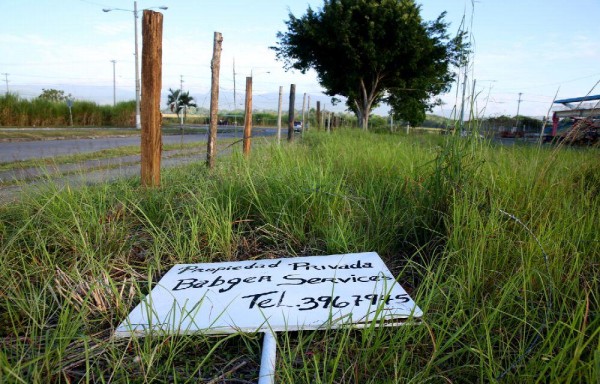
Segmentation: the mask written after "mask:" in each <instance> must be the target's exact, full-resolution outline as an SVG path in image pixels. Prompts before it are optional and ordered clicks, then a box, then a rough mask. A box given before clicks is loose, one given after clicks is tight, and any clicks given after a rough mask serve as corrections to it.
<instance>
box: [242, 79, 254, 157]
mask: <svg viewBox="0 0 600 384" xmlns="http://www.w3.org/2000/svg"><path fill="white" fill-rule="evenodd" d="M245 109H246V113H245V117H244V155H245V156H248V155H250V139H251V137H252V77H251V76H250V77H246V106H245Z"/></svg>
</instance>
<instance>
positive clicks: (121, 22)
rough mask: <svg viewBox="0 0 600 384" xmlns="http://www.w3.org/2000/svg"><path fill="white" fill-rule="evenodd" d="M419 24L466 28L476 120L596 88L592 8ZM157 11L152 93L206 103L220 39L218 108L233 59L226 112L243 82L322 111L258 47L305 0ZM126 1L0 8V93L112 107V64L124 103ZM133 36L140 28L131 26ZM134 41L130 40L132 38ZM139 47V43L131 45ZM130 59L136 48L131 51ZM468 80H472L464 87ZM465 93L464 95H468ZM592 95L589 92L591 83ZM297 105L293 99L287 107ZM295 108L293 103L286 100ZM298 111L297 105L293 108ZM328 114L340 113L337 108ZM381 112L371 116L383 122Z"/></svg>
mask: <svg viewBox="0 0 600 384" xmlns="http://www.w3.org/2000/svg"><path fill="white" fill-rule="evenodd" d="M418 3H420V4H421V5H422V15H423V18H424V19H425V20H431V19H434V18H435V17H437V15H439V14H440V13H441V12H443V11H447V13H448V14H447V17H446V20H447V21H450V22H451V23H452V25H451V27H450V31H451V32H452V33H455V32H456V29H457V28H458V26H459V25H460V23H461V20H462V18H463V15H464V17H465V18H466V22H467V24H468V25H469V26H471V23H472V29H471V28H469V29H471V30H472V33H473V40H474V52H475V53H474V56H473V59H474V60H473V67H472V68H471V71H470V78H471V79H476V87H475V92H476V93H477V94H478V97H477V109H478V111H480V113H481V114H484V115H499V114H508V115H514V114H515V113H516V111H517V100H518V99H519V92H522V93H523V95H522V103H521V105H520V112H521V114H525V115H531V116H542V115H545V114H546V112H547V110H548V108H549V107H550V105H551V101H552V99H553V97H554V95H555V94H556V92H557V91H558V98H567V97H575V96H583V95H585V94H586V93H588V92H589V91H590V90H592V88H593V87H594V85H595V84H596V83H597V82H598V81H599V80H600V65H598V63H600V41H599V40H598V36H599V35H600V21H599V16H600V0H571V1H568V2H565V1H558V0H545V1H542V0H477V1H474V2H472V1H471V0H468V1H465V0H422V1H418ZM160 5H165V6H168V7H169V9H168V10H165V11H161V12H163V13H164V32H163V88H164V94H165V95H166V93H167V91H168V88H178V87H179V86H180V80H181V76H183V81H184V83H183V87H184V89H185V90H189V91H190V93H191V95H192V96H194V97H195V98H196V100H197V102H198V104H199V105H200V106H205V107H208V105H209V102H210V100H209V98H208V97H207V96H206V95H207V93H208V92H209V88H210V60H211V56H212V43H213V33H214V32H215V31H219V32H221V33H222V34H223V38H224V41H223V52H222V58H221V60H222V61H221V79H220V85H221V100H220V107H221V108H225V109H231V108H233V106H234V103H233V89H234V86H233V61H234V59H235V72H236V88H237V100H236V101H237V107H238V108H242V106H243V93H244V86H245V77H246V76H249V75H250V72H251V71H252V73H253V77H254V84H253V85H254V106H255V108H259V109H263V108H271V109H275V108H276V106H277V92H278V90H279V86H284V92H286V93H287V92H288V90H289V84H291V83H294V84H296V85H297V87H296V90H297V93H298V94H300V95H301V94H302V93H305V92H306V93H308V94H309V95H311V104H312V105H313V106H314V102H315V101H316V100H321V102H322V103H323V104H329V98H328V97H327V96H324V95H323V94H322V93H321V91H322V90H321V88H320V87H319V85H318V83H317V80H316V76H315V74H314V73H308V74H306V75H302V74H300V73H298V72H285V71H284V70H283V69H282V64H281V63H279V62H277V61H276V60H275V55H274V53H273V52H272V51H271V50H269V49H268V47H269V46H271V45H274V44H275V42H276V33H277V31H283V30H284V29H285V25H284V22H283V21H284V20H285V19H287V15H288V12H290V11H291V12H292V13H294V14H295V15H296V16H301V15H302V14H303V13H304V12H305V11H306V8H307V7H308V5H310V6H312V7H313V8H314V9H317V8H319V7H320V6H321V5H322V1H320V0H319V1H317V0H283V1H274V0H273V1H270V0H252V1H250V0H245V1H242V0H220V1H216V0H202V1H200V0H196V1H186V0H139V1H138V9H140V10H141V9H143V8H148V7H154V6H160ZM114 7H116V8H123V9H129V10H132V9H133V1H117V0H0V15H1V16H0V17H1V20H2V23H1V24H0V73H2V74H4V73H7V74H8V75H7V76H5V75H2V76H1V77H0V80H1V82H0V90H1V91H4V90H5V88H6V84H5V81H4V80H5V79H6V78H7V79H8V87H9V90H10V91H11V92H17V93H19V94H20V95H22V96H24V97H35V96H37V95H39V93H40V92H41V89H42V88H57V89H63V90H65V91H67V92H69V93H72V94H73V96H75V97H76V98H77V99H86V100H92V101H96V102H99V103H106V104H110V103H112V81H113V77H112V76H113V67H112V63H111V62H110V61H111V60H116V83H117V100H118V101H119V100H130V99H133V98H134V89H135V87H134V55H133V52H134V29H133V13H132V12H125V11H112V12H109V13H105V12H102V9H103V8H114ZM140 33H141V30H140ZM140 41H141V38H140ZM140 44H141V43H140ZM140 52H141V48H140ZM471 84H472V83H471ZM470 91H471V89H470V88H469V91H468V92H467V93H470ZM592 93H593V94H600V89H599V88H598V87H596V88H595V89H593V90H592ZM298 99H299V97H298V96H297V100H298ZM443 100H444V101H445V103H446V104H445V105H444V106H443V107H441V108H437V109H436V110H435V113H437V114H446V115H448V114H449V113H450V111H451V110H452V108H453V107H454V106H455V105H456V88H455V89H453V90H452V91H451V92H450V93H449V94H447V95H444V96H443ZM297 103H298V101H297ZM297 107H298V106H297ZM337 109H338V110H339V109H343V108H340V107H338V108H337ZM387 110H388V109H387V108H385V107H382V108H379V109H378V110H377V112H379V113H382V114H385V113H386V112H387Z"/></svg>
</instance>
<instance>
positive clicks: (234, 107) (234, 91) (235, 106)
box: [233, 57, 237, 112]
mask: <svg viewBox="0 0 600 384" xmlns="http://www.w3.org/2000/svg"><path fill="white" fill-rule="evenodd" d="M236 108H237V96H236V89H235V57H234V58H233V111H234V112H235V109H236Z"/></svg>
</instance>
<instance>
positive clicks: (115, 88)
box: [110, 60, 117, 107]
mask: <svg viewBox="0 0 600 384" xmlns="http://www.w3.org/2000/svg"><path fill="white" fill-rule="evenodd" d="M110 62H111V63H113V107H114V106H115V105H117V81H116V80H115V78H116V77H115V74H116V72H115V63H116V62H117V61H116V60H111V61H110Z"/></svg>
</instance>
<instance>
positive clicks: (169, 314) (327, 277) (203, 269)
mask: <svg viewBox="0 0 600 384" xmlns="http://www.w3.org/2000/svg"><path fill="white" fill-rule="evenodd" d="M422 314H423V313H422V311H421V309H419V307H418V306H417V305H416V304H415V303H414V301H413V300H412V299H411V298H410V297H409V295H408V294H407V293H406V291H405V290H404V289H403V288H402V287H401V286H400V284H399V283H398V282H396V279H395V278H394V276H393V275H392V274H391V273H390V271H389V270H388V269H387V267H386V266H385V264H384V263H383V261H382V260H381V258H380V257H379V255H378V254H377V253H375V252H368V253H353V254H345V255H332V256H310V257H298V258H285V259H271V260H249V261H239V262H225V263H206V264H177V265H175V266H174V267H173V268H172V269H171V270H169V272H167V273H166V274H165V275H164V276H163V278H162V279H161V280H160V281H159V283H158V284H157V285H156V286H155V287H154V289H152V292H150V294H148V296H146V297H145V298H144V299H143V300H142V301H141V302H140V304H139V305H138V306H137V307H135V308H134V309H133V311H132V312H131V313H130V314H129V316H128V317H127V319H126V320H125V321H124V322H123V323H122V324H121V325H119V327H118V328H117V329H116V331H115V335H116V336H124V337H126V336H131V335H138V336H141V335H144V334H148V333H175V334H188V333H194V332H203V333H221V334H224V333H237V332H278V331H293V330H298V329H305V330H310V329H323V328H338V327H341V326H344V325H353V326H364V325H365V324H368V323H371V322H373V321H377V322H379V321H383V320H385V321H386V325H398V324H400V323H402V321H403V320H405V319H407V318H409V317H412V318H418V317H421V316H422Z"/></svg>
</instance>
